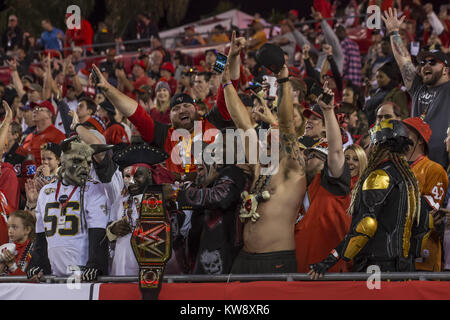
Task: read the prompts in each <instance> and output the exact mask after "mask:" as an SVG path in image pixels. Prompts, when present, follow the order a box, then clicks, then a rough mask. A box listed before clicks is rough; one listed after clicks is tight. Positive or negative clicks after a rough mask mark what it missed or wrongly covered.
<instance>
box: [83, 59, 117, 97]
mask: <svg viewBox="0 0 450 320" xmlns="http://www.w3.org/2000/svg"><path fill="white" fill-rule="evenodd" d="M92 69H94V70H95V71H96V73H97V76H98V80H99V81H98V83H97V84H96V87H97V88H99V89H101V90H103V91H104V92H106V91H108V89H109V88H110V86H111V85H110V84H109V83H108V81H107V80H106V79H105V77H104V76H103V73H102V72H101V71H100V69H99V68H98V67H97V66H96V65H95V64H93V65H92ZM116 70H118V69H116ZM89 81H90V82H91V83H94V82H93V81H92V73H91V74H90V76H89Z"/></svg>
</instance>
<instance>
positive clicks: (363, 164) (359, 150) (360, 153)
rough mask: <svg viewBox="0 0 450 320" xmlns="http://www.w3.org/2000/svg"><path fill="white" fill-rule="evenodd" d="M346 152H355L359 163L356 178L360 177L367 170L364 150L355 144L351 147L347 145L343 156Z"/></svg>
mask: <svg viewBox="0 0 450 320" xmlns="http://www.w3.org/2000/svg"><path fill="white" fill-rule="evenodd" d="M347 150H353V151H354V152H355V154H356V157H357V158H358V163H359V171H358V176H359V177H361V176H362V173H363V172H364V170H365V169H366V168H367V155H366V152H365V151H364V149H363V148H362V147H361V146H359V145H357V144H352V145H349V146H348V147H347V148H345V150H344V154H345V152H346V151H347Z"/></svg>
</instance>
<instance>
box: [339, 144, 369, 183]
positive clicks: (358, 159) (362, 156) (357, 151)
mask: <svg viewBox="0 0 450 320" xmlns="http://www.w3.org/2000/svg"><path fill="white" fill-rule="evenodd" d="M344 155H345V162H347V165H348V168H349V169H350V175H351V177H352V184H351V189H352V190H353V186H354V185H355V183H356V181H358V179H359V177H360V176H361V173H362V172H363V171H364V169H366V167H367V156H366V153H365V152H364V149H363V148H361V147H360V146H358V145H357V144H352V145H350V146H348V147H347V148H345V151H344Z"/></svg>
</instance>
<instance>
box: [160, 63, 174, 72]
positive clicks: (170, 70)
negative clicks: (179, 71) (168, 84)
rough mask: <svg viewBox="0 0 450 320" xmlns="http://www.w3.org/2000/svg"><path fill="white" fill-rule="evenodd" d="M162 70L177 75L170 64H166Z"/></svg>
mask: <svg viewBox="0 0 450 320" xmlns="http://www.w3.org/2000/svg"><path fill="white" fill-rule="evenodd" d="M160 70H167V71H169V72H170V73H172V74H175V68H174V67H173V65H172V64H171V63H170V62H164V63H163V64H162V66H161V68H160Z"/></svg>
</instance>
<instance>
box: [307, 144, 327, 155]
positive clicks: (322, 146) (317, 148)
mask: <svg viewBox="0 0 450 320" xmlns="http://www.w3.org/2000/svg"><path fill="white" fill-rule="evenodd" d="M312 151H317V152H319V153H321V154H323V155H325V156H327V157H328V143H326V142H323V141H319V142H317V143H316V144H314V145H313V146H312V147H310V148H307V149H306V150H305V151H304V152H305V155H308V153H310V152H312Z"/></svg>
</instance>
